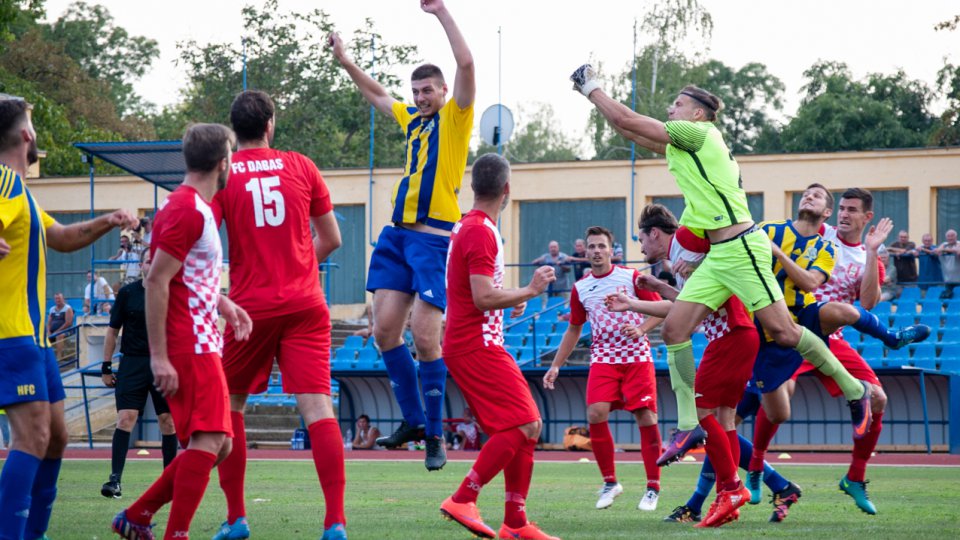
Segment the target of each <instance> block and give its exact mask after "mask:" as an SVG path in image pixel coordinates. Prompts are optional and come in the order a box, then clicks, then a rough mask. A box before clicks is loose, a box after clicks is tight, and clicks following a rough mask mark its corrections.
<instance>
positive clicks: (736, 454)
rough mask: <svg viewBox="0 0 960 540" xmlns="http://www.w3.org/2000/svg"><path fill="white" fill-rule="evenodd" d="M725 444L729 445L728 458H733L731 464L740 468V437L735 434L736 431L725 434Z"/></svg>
mask: <svg viewBox="0 0 960 540" xmlns="http://www.w3.org/2000/svg"><path fill="white" fill-rule="evenodd" d="M727 443H728V444H729V445H730V457H731V458H733V463H734V464H735V465H736V466H737V468H740V435H738V434H737V430H736V429H732V430H730V431H728V432H727Z"/></svg>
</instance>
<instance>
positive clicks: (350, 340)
mask: <svg viewBox="0 0 960 540" xmlns="http://www.w3.org/2000/svg"><path fill="white" fill-rule="evenodd" d="M343 346H344V347H345V348H347V349H360V348H362V347H363V338H362V337H360V336H347V339H345V340H344V341H343Z"/></svg>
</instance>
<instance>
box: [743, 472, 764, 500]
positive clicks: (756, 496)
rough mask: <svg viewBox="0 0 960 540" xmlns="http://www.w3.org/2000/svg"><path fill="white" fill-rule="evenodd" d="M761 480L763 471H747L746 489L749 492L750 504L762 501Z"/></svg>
mask: <svg viewBox="0 0 960 540" xmlns="http://www.w3.org/2000/svg"><path fill="white" fill-rule="evenodd" d="M762 479H763V471H749V472H748V473H747V489H749V490H750V504H760V502H761V501H762V500H763V489H761V488H760V480H762Z"/></svg>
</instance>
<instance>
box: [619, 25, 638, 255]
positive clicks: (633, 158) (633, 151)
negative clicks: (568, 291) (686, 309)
mask: <svg viewBox="0 0 960 540" xmlns="http://www.w3.org/2000/svg"><path fill="white" fill-rule="evenodd" d="M631 60H632V61H633V85H632V86H633V89H632V91H631V93H632V96H631V98H630V105H631V108H632V109H633V112H637V20H636V19H634V20H633V58H631ZM636 190H637V143H635V142H633V141H632V140H631V141H630V222H629V223H627V229H628V230H629V231H630V237H631V238H633V241H634V242H636V241H637V240H639V239H640V237H639V236H637V234H636V232H635V229H634V228H633V224H634V223H636V219H634V218H635V217H636V216H635V214H634V212H635V211H636V206H637V203H636ZM623 260H625V261H626V260H627V248H626V246H624V248H623Z"/></svg>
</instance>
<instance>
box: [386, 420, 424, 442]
mask: <svg viewBox="0 0 960 540" xmlns="http://www.w3.org/2000/svg"><path fill="white" fill-rule="evenodd" d="M423 438H424V432H423V426H415V427H411V426H410V425H409V424H407V423H406V422H405V421H404V422H400V427H398V428H397V430H396V431H394V432H393V433H391V434H390V435H387V436H386V437H378V438H377V444H378V445H380V446H382V447H384V448H397V447H399V446H403V445H404V444H407V443H408V442H410V441H420V440H423Z"/></svg>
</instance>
